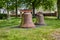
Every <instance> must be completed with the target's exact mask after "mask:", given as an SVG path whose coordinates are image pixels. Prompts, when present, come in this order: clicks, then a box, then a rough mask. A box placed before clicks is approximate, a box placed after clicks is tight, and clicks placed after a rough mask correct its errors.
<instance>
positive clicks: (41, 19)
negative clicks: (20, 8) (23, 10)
mask: <svg viewBox="0 0 60 40" xmlns="http://www.w3.org/2000/svg"><path fill="white" fill-rule="evenodd" d="M35 24H38V25H45V22H44V16H43V14H42V12H38V13H37V14H36V23H35Z"/></svg>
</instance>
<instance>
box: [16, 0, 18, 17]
mask: <svg viewBox="0 0 60 40" xmlns="http://www.w3.org/2000/svg"><path fill="white" fill-rule="evenodd" d="M17 17H18V10H17V0H16V18H17Z"/></svg>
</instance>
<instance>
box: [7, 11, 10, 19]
mask: <svg viewBox="0 0 60 40" xmlns="http://www.w3.org/2000/svg"><path fill="white" fill-rule="evenodd" d="M7 19H8V20H9V19H10V14H9V10H7Z"/></svg>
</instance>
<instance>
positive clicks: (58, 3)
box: [57, 0, 60, 19]
mask: <svg viewBox="0 0 60 40" xmlns="http://www.w3.org/2000/svg"><path fill="white" fill-rule="evenodd" d="M57 10H58V17H57V18H58V19H60V0H57Z"/></svg>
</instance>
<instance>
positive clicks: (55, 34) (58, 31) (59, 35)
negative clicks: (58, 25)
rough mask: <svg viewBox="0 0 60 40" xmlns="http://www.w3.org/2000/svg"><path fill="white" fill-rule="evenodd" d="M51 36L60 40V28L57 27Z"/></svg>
mask: <svg viewBox="0 0 60 40" xmlns="http://www.w3.org/2000/svg"><path fill="white" fill-rule="evenodd" d="M51 36H52V37H53V38H54V39H55V40H60V29H56V30H55V31H54V32H52V34H51Z"/></svg>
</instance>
